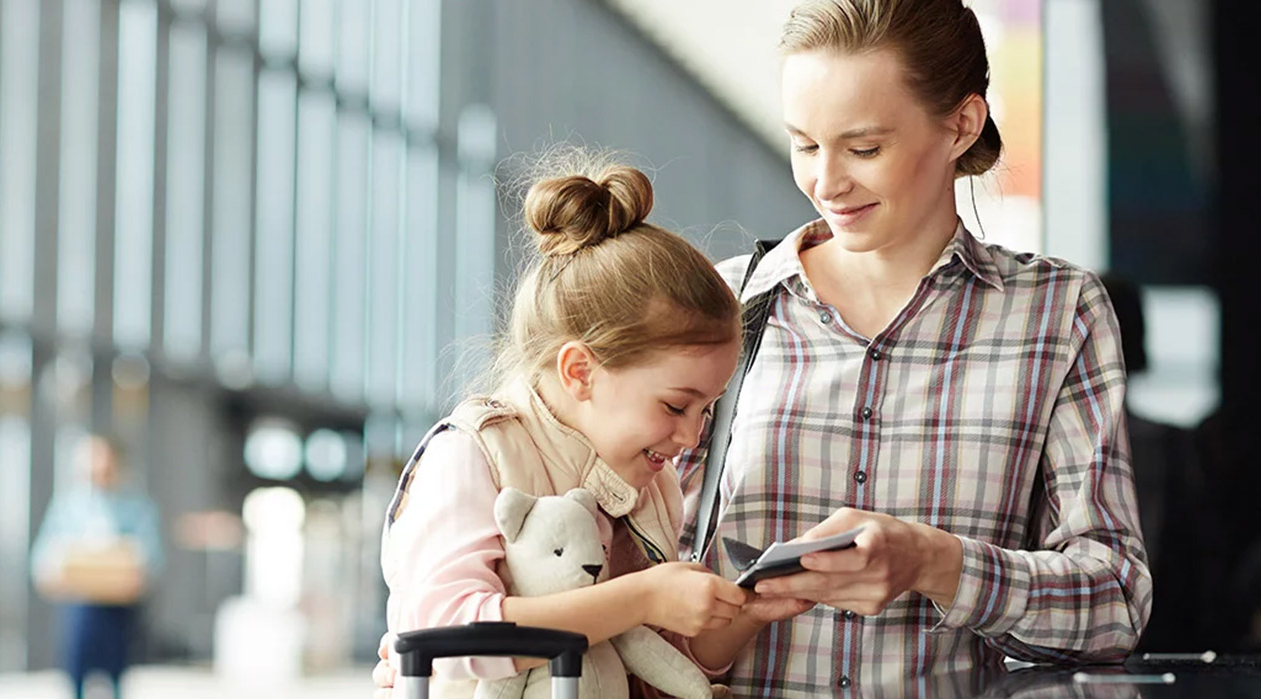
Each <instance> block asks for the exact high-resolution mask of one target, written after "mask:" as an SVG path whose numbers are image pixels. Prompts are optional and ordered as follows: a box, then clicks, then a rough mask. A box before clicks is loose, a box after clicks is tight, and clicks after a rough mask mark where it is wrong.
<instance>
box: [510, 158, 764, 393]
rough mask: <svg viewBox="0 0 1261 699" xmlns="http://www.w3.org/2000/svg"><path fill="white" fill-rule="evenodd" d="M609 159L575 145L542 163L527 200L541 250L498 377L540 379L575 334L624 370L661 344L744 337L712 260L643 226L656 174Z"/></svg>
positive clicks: (522, 292)
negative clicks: (651, 176)
mask: <svg viewBox="0 0 1261 699" xmlns="http://www.w3.org/2000/svg"><path fill="white" fill-rule="evenodd" d="M562 160H563V163H561V161H562ZM606 160H607V156H598V155H595V154H591V153H587V152H585V151H580V150H577V149H566V150H564V151H561V152H557V151H553V153H552V154H551V157H545V158H544V160H543V161H542V162H541V164H539V165H536V166H535V167H534V168H532V169H534V170H536V171H544V172H547V173H548V174H547V175H546V176H543V177H537V178H535V180H534V182H533V184H532V185H531V186H530V188H529V192H528V193H527V194H526V197H525V206H524V212H523V213H524V223H525V228H526V230H527V231H529V233H530V235H531V236H532V237H533V240H534V242H535V247H536V250H535V252H536V254H535V255H534V256H533V257H534V259H533V260H532V262H531V263H530V265H529V266H528V267H527V269H526V270H525V271H524V272H523V273H522V275H521V279H520V281H519V283H518V286H517V291H516V295H515V298H514V302H513V306H512V314H511V319H510V321H509V325H508V329H507V330H508V331H507V333H506V335H505V337H503V338H502V339H501V341H500V348H499V353H498V355H499V356H498V358H497V361H496V366H495V372H494V378H495V379H496V381H497V383H502V382H504V381H505V380H509V379H512V378H515V377H521V376H525V377H527V378H529V379H531V380H533V379H534V378H535V377H536V376H538V375H539V374H540V373H541V372H542V371H544V370H545V369H546V368H547V367H548V366H550V365H551V364H552V363H554V362H555V360H556V354H557V352H559V351H560V348H561V347H562V346H563V345H564V344H565V343H566V342H569V341H571V340H577V341H580V342H582V343H584V344H585V345H586V346H587V347H589V348H590V349H591V352H592V353H593V354H594V355H595V357H596V360H597V361H598V362H600V364H601V365H602V366H604V367H606V368H609V369H616V368H619V367H626V366H631V365H635V364H637V363H638V362H641V361H643V360H645V359H646V358H647V356H648V354H649V353H651V352H652V351H654V350H659V349H663V348H671V347H675V348H677V347H688V346H702V345H717V344H725V343H727V342H731V341H733V340H737V339H738V338H739V335H740V304H739V301H738V300H737V299H736V297H735V295H734V294H733V293H732V292H731V289H730V288H729V287H728V286H727V284H726V282H724V281H723V279H722V277H721V276H720V275H719V274H718V272H717V271H716V270H715V269H714V267H713V264H712V263H711V262H710V261H709V260H708V259H707V258H706V257H705V255H704V254H702V253H701V252H700V251H699V250H697V249H696V248H695V247H693V246H692V245H691V244H690V243H688V242H687V241H686V240H684V239H683V238H682V237H680V236H678V235H676V234H674V233H671V232H670V231H667V230H665V229H663V228H660V227H658V226H655V225H653V224H651V223H646V222H645V221H644V219H645V218H646V217H647V216H648V213H649V211H651V210H652V204H653V193H652V184H651V183H650V182H649V181H648V177H647V176H646V175H644V173H642V172H640V171H639V170H637V169H635V168H633V167H629V166H626V165H619V164H611V163H608V162H606Z"/></svg>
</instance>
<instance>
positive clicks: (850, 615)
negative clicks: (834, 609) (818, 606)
mask: <svg viewBox="0 0 1261 699" xmlns="http://www.w3.org/2000/svg"><path fill="white" fill-rule="evenodd" d="M841 616H843V617H845V621H853V620H854V617H856V616H858V615H857V614H855V613H854V612H852V611H850V610H848V609H846V610H845V611H843V612H841Z"/></svg>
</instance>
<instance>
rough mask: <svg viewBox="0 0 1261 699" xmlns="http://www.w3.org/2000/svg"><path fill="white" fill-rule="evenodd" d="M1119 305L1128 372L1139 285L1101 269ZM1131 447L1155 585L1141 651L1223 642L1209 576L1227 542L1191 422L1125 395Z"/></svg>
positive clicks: (1139, 342)
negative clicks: (1163, 416)
mask: <svg viewBox="0 0 1261 699" xmlns="http://www.w3.org/2000/svg"><path fill="white" fill-rule="evenodd" d="M1100 280H1101V281H1102V282H1103V285H1104V287H1105V288H1106V289H1107V291H1108V298H1109V299H1110V300H1111V301H1112V308H1113V309H1114V310H1115V311H1116V316H1117V323H1118V324H1119V326H1120V330H1121V352H1122V356H1123V357H1124V358H1125V370H1126V380H1127V382H1129V381H1130V380H1131V379H1133V378H1134V377H1135V376H1138V375H1140V374H1143V373H1145V372H1146V371H1147V367H1148V361H1147V348H1146V342H1147V322H1146V317H1145V316H1144V314H1143V301H1142V295H1141V293H1140V290H1139V287H1138V286H1137V285H1136V284H1134V283H1133V282H1131V281H1130V280H1128V279H1125V278H1122V277H1120V276H1118V275H1116V274H1112V273H1108V274H1104V275H1102V276H1101V277H1100ZM1125 415H1126V422H1127V423H1128V425H1129V429H1130V455H1131V459H1132V460H1133V464H1134V481H1135V487H1136V490H1137V493H1138V507H1139V519H1140V522H1141V524H1142V529H1143V540H1144V542H1145V543H1146V546H1147V559H1148V564H1149V565H1150V567H1151V570H1152V579H1153V580H1154V581H1155V582H1156V585H1155V586H1154V588H1153V591H1152V600H1153V601H1152V615H1151V619H1150V621H1149V622H1148V624H1147V628H1146V630H1145V631H1144V632H1143V636H1142V638H1141V639H1140V640H1139V645H1138V650H1141V651H1188V652H1189V651H1197V652H1198V651H1202V650H1207V649H1211V648H1221V647H1222V646H1221V645H1220V643H1221V641H1222V639H1220V638H1218V637H1217V631H1216V629H1215V625H1216V624H1217V623H1218V621H1219V615H1220V612H1219V611H1217V609H1220V608H1221V607H1222V605H1219V604H1213V605H1209V604H1206V603H1205V602H1206V601H1207V600H1211V599H1213V594H1212V591H1211V590H1210V589H1209V585H1210V584H1216V583H1213V582H1212V581H1219V582H1220V581H1221V580H1222V576H1223V575H1224V573H1225V566H1224V561H1225V560H1226V558H1227V554H1228V550H1227V546H1226V542H1225V540H1224V539H1223V538H1222V536H1221V535H1220V533H1221V531H1222V530H1223V528H1224V525H1223V523H1222V522H1221V521H1220V520H1221V516H1220V512H1219V510H1218V507H1217V506H1216V505H1215V504H1214V503H1215V502H1216V499H1215V498H1214V496H1213V494H1212V484H1211V480H1210V479H1209V478H1208V477H1207V476H1208V474H1207V473H1206V472H1205V470H1204V468H1203V464H1202V460H1201V457H1200V455H1199V454H1198V453H1197V450H1196V446H1195V443H1194V440H1193V438H1192V432H1191V431H1190V430H1187V429H1184V428H1182V427H1178V426H1177V425H1171V424H1167V423H1164V422H1160V421H1158V420H1153V419H1150V418H1148V417H1145V416H1143V415H1140V414H1136V413H1135V412H1134V411H1133V410H1132V409H1131V406H1130V402H1129V401H1127V402H1126V407H1125Z"/></svg>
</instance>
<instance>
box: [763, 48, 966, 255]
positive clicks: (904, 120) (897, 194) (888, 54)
mask: <svg viewBox="0 0 1261 699" xmlns="http://www.w3.org/2000/svg"><path fill="white" fill-rule="evenodd" d="M783 94H784V105H783V106H784V123H785V127H786V128H787V130H788V134H789V137H790V139H791V141H792V168H793V179H794V180H796V182H797V188H798V189H800V190H801V191H802V193H803V194H805V195H806V196H807V197H809V199H810V202H811V203H812V204H814V208H815V209H816V210H817V211H818V212H819V214H820V215H821V216H822V217H823V219H824V220H826V221H827V223H828V227H829V228H830V229H831V231H832V234H833V236H834V239H835V240H837V241H838V242H839V243H840V244H841V245H842V246H844V248H845V249H847V250H851V251H853V252H867V251H872V250H880V249H889V248H894V247H897V246H899V245H904V244H906V243H909V242H911V241H913V240H914V239H915V238H916V237H917V236H919V235H921V234H933V233H935V234H940V233H941V231H942V230H943V227H949V229H950V230H953V229H954V225H955V217H956V214H955V205H954V175H955V173H954V161H955V160H956V159H957V157H958V155H957V154H956V153H957V152H958V153H961V152H962V151H961V150H959V143H958V141H959V139H958V130H957V129H956V128H953V127H952V121H954V120H953V119H951V118H947V119H941V118H937V117H934V116H933V115H931V114H929V112H928V110H927V109H926V108H925V106H924V105H923V104H922V103H921V101H920V99H919V98H918V97H917V96H916V95H914V94H913V93H912V92H911V90H910V88H909V87H908V86H907V82H906V79H905V77H904V68H903V65H902V60H901V58H900V56H899V55H898V54H897V53H896V52H895V51H893V50H891V49H879V50H875V51H870V52H865V53H840V52H835V51H824V50H820V51H810V52H806V53H797V54H792V55H789V56H788V57H787V58H785V59H784V69H783ZM968 145H971V141H968ZM963 150H966V147H965V148H964V149H963Z"/></svg>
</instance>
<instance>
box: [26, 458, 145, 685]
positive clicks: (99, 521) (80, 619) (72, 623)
mask: <svg viewBox="0 0 1261 699" xmlns="http://www.w3.org/2000/svg"><path fill="white" fill-rule="evenodd" d="M123 455H124V451H123V449H122V447H121V444H120V443H119V442H118V441H117V440H116V439H114V438H112V437H108V436H105V435H99V434H93V435H89V436H88V437H87V438H86V439H84V440H83V442H82V443H81V444H80V445H79V447H78V449H77V450H76V453H75V469H76V470H75V476H76V483H75V485H74V487H73V488H72V489H70V490H69V491H68V492H59V493H57V494H56V495H54V496H53V500H52V502H51V503H50V504H49V507H48V511H47V514H46V515H45V517H44V521H43V523H42V525H41V526H40V530H39V535H38V536H37V538H36V540H35V544H34V546H33V548H32V552H31V568H32V572H33V575H34V580H35V584H36V587H37V588H38V590H39V591H40V593H41V594H42V595H44V596H45V597H46V598H48V599H50V600H53V601H56V602H58V603H60V604H61V605H62V627H61V633H62V645H61V653H62V664H63V667H64V668H65V670H66V673H67V674H68V675H69V678H70V683H71V687H72V689H73V692H74V696H75V699H82V697H83V690H84V683H85V680H86V679H87V677H88V675H89V674H91V673H92V672H102V673H104V674H105V675H107V676H108V677H109V680H110V682H111V683H112V685H113V690H114V697H115V699H119V698H120V697H121V696H122V689H121V679H122V674H123V672H124V671H125V670H126V669H127V666H128V665H129V661H130V650H131V645H132V641H133V637H134V635H135V630H136V625H137V616H138V612H139V604H140V602H141V600H142V598H143V596H144V594H145V592H146V591H147V590H148V589H150V587H151V585H152V583H153V580H154V579H155V577H156V576H157V574H158V572H159V571H160V569H161V567H162V547H161V540H160V535H159V526H158V515H157V508H156V506H155V505H154V503H153V501H152V500H151V499H150V498H149V497H148V496H147V495H145V494H144V493H142V492H140V491H139V490H138V489H136V488H134V487H133V486H132V485H131V484H130V483H128V481H127V479H126V470H125V468H124V464H123Z"/></svg>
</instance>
